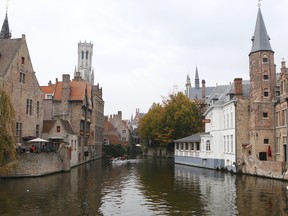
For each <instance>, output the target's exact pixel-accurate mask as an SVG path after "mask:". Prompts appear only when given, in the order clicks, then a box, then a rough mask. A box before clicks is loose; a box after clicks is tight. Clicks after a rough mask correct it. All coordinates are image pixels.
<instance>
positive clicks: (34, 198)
mask: <svg viewBox="0 0 288 216" xmlns="http://www.w3.org/2000/svg"><path fill="white" fill-rule="evenodd" d="M100 162H101V161H100V160H99V161H98V163H87V164H84V165H81V166H79V167H77V168H74V169H72V170H71V172H69V173H59V174H54V175H49V176H45V177H39V178H25V179H23V178H21V179H1V184H0V214H1V215H2V214H4V215H93V214H95V213H96V212H97V211H98V209H99V208H100V206H101V181H102V179H101V178H102V174H101V172H102V167H101V163H100ZM97 215H99V214H97Z"/></svg>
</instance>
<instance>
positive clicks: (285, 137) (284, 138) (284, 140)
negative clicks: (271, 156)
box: [283, 136, 287, 144]
mask: <svg viewBox="0 0 288 216" xmlns="http://www.w3.org/2000/svg"><path fill="white" fill-rule="evenodd" d="M286 142H287V136H283V144H286Z"/></svg>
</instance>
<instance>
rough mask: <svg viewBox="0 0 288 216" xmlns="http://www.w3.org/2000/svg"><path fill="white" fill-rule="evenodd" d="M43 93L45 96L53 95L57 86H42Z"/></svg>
mask: <svg viewBox="0 0 288 216" xmlns="http://www.w3.org/2000/svg"><path fill="white" fill-rule="evenodd" d="M40 88H41V90H42V92H43V93H44V94H53V93H54V89H55V84H51V85H49V86H40Z"/></svg>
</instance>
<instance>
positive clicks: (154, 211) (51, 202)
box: [0, 159, 288, 216]
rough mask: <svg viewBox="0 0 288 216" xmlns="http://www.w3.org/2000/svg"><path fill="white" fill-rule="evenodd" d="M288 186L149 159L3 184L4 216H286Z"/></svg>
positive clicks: (84, 167)
mask: <svg viewBox="0 0 288 216" xmlns="http://www.w3.org/2000/svg"><path fill="white" fill-rule="evenodd" d="M287 185H288V183H287V182H282V181H277V180H272V179H264V178H256V177H252V176H242V175H231V174H229V173H223V172H217V171H214V170H207V169H201V168H196V167H189V166H184V165H178V164H174V162H173V160H160V159H159V160H156V159H147V160H142V161H138V162H137V163H131V164H124V165H121V166H112V165H111V164H109V162H108V161H105V160H98V161H94V162H91V163H87V164H84V165H81V166H79V167H76V168H74V169H72V171H71V172H69V173H59V174H55V175H50V176H46V177H41V178H24V179H0V215H29V216H30V215H72V216H74V215H105V216H106V215H125V216H126V215H287V213H288V212H287V191H288V190H287V189H286V186H287Z"/></svg>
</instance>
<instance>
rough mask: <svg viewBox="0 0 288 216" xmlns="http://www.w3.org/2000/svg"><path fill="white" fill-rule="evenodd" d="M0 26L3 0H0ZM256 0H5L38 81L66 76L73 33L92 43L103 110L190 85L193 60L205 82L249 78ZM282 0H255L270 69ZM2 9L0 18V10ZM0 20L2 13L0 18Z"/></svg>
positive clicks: (283, 18)
mask: <svg viewBox="0 0 288 216" xmlns="http://www.w3.org/2000/svg"><path fill="white" fill-rule="evenodd" d="M0 2H1V3H0V24H1V26H2V23H3V20H4V17H5V10H6V4H7V3H6V2H7V1H5V0H0ZM257 4H258V1H257V0H241V1H239V0H238V1H236V0H217V1H216V0H81V1H79V0H41V1H39V0H25V1H23V0H10V1H8V19H9V26H10V30H11V31H12V38H19V37H21V35H22V34H25V35H26V40H27V43H28V48H29V52H30V56H31V59H32V64H33V67H34V70H35V71H36V75H37V78H38V81H39V84H40V85H47V84H48V82H49V80H51V81H52V82H53V83H55V79H56V78H58V79H59V80H62V74H70V75H71V77H73V74H74V68H75V66H76V65H77V49H78V42H79V41H82V42H84V41H86V42H92V43H93V60H92V61H93V62H92V64H93V67H94V72H95V84H97V83H99V84H100V86H101V87H102V88H103V99H104V101H105V115H110V114H116V113H117V112H118V110H121V111H122V112H123V117H124V118H125V119H128V118H130V117H131V114H133V115H135V111H136V108H139V109H140V112H147V111H148V110H149V108H150V106H151V105H152V104H153V102H161V101H162V97H166V96H167V95H168V94H169V93H172V92H176V91H184V88H185V82H186V76H187V74H189V75H190V78H191V81H192V86H194V78H195V69H196V66H197V67H198V72H199V78H200V82H201V80H202V79H205V81H206V86H215V85H216V84H218V85H222V84H229V83H230V82H233V80H234V78H236V77H237V78H238V77H240V78H243V79H248V78H249V68H248V55H249V52H250V50H251V46H252V43H251V37H252V35H253V33H254V27H255V23H256V16H257V11H258V7H257ZM287 9H288V1H287V0H263V1H261V11H262V14H263V17H264V21H265V25H266V28H267V31H268V34H269V36H270V38H271V41H270V42H271V46H272V49H273V50H274V51H275V63H276V65H277V72H278V71H279V66H280V62H281V59H282V58H285V59H286V60H287V59H288V30H287V29H288V22H287V21H288V13H287ZM1 17H2V18H1ZM1 20H2V21H1Z"/></svg>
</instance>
